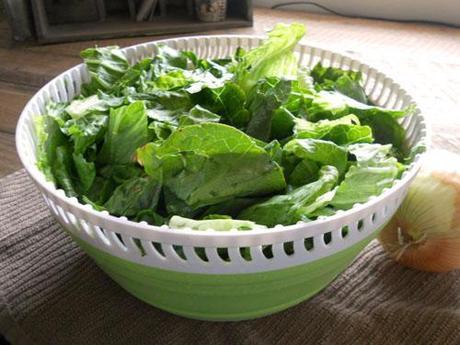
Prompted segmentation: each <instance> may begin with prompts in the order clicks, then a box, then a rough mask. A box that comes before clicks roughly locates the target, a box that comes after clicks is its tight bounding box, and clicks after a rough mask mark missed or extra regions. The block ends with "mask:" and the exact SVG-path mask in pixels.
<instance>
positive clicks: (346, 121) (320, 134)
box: [294, 114, 374, 145]
mask: <svg viewBox="0 0 460 345" xmlns="http://www.w3.org/2000/svg"><path fill="white" fill-rule="evenodd" d="M294 123H295V126H294V133H295V134H294V135H295V137H296V138H298V139H308V138H311V139H323V140H329V141H332V142H334V143H336V144H337V145H347V144H356V143H371V142H373V140H374V138H373V136H372V129H371V127H369V126H362V125H361V124H360V121H359V119H358V117H357V116H356V115H353V114H351V115H346V116H344V117H341V118H339V119H337V120H321V121H318V122H310V121H307V120H305V119H300V118H296V119H295V120H294Z"/></svg>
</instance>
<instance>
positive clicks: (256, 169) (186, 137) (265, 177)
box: [141, 123, 285, 209]
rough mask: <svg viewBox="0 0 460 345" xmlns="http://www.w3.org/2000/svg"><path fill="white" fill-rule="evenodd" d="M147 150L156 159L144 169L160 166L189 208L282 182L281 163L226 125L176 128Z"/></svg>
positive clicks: (275, 188)
mask: <svg viewBox="0 0 460 345" xmlns="http://www.w3.org/2000/svg"><path fill="white" fill-rule="evenodd" d="M150 151H151V152H150V153H151V154H152V153H153V155H154V156H155V157H156V158H155V159H152V158H151V157H149V159H150V160H147V161H144V166H145V169H146V171H147V173H151V174H157V173H158V170H161V171H162V177H163V179H164V185H165V186H166V187H167V188H168V189H169V190H170V191H171V192H172V193H174V194H175V195H176V196H177V197H178V198H179V199H180V200H183V201H184V202H185V203H186V204H187V205H189V206H190V207H192V208H193V209H196V208H199V207H202V206H206V205H212V204H216V203H220V202H223V201H225V200H229V199H231V198H234V197H241V196H252V195H255V196H257V195H266V194H270V193H273V192H276V191H280V190H282V189H283V188H284V187H285V181H284V177H283V174H282V171H281V168H280V167H279V166H278V164H276V163H275V162H273V161H272V160H271V159H270V155H269V154H268V153H267V152H266V151H265V150H264V149H263V148H261V147H259V146H258V145H257V144H256V142H255V141H254V140H253V139H251V138H250V137H249V136H247V135H246V134H244V133H243V132H241V131H239V130H237V129H235V128H232V127H230V126H227V125H223V124H212V123H204V124H200V125H192V126H187V127H183V128H179V129H178V130H177V131H175V132H174V133H173V134H171V136H170V137H169V138H168V139H166V140H165V141H164V142H163V143H162V144H161V145H160V146H158V147H157V148H155V147H152V146H151V147H150ZM152 151H153V152H152ZM141 156H142V157H145V156H146V155H145V154H142V155H141ZM147 156H149V155H148V154H147Z"/></svg>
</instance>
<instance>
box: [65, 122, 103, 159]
mask: <svg viewBox="0 0 460 345" xmlns="http://www.w3.org/2000/svg"><path fill="white" fill-rule="evenodd" d="M107 123H108V116H107V115H97V114H94V115H93V114H91V115H86V116H84V117H81V118H78V119H70V120H67V121H66V122H65V123H64V125H63V127H62V128H61V130H62V132H63V133H65V134H66V135H68V136H69V137H70V140H71V141H72V142H73V144H74V152H75V153H76V154H83V153H85V152H86V150H87V149H88V147H90V146H91V145H93V144H94V143H95V142H96V141H99V140H100V139H102V138H103V137H104V134H105V131H106V129H107Z"/></svg>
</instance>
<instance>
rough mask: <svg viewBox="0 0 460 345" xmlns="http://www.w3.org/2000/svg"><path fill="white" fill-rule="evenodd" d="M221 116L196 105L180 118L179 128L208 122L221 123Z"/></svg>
mask: <svg viewBox="0 0 460 345" xmlns="http://www.w3.org/2000/svg"><path fill="white" fill-rule="evenodd" d="M219 121H220V116H219V115H217V114H214V113H213V112H211V111H209V110H208V109H206V108H203V107H202V106H200V105H198V104H197V105H195V106H194V107H193V108H192V109H190V111H189V112H187V113H185V114H182V115H181V116H180V117H179V127H183V126H189V125H194V124H199V123H206V122H219Z"/></svg>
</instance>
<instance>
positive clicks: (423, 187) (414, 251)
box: [378, 150, 460, 272]
mask: <svg viewBox="0 0 460 345" xmlns="http://www.w3.org/2000/svg"><path fill="white" fill-rule="evenodd" d="M378 239H379V241H380V243H381V244H382V246H383V248H384V249H385V251H387V253H388V254H389V255H390V256H391V257H392V258H393V259H394V260H396V261H397V262H399V263H401V264H402V265H404V266H407V267H411V268H414V269H417V270H422V271H428V272H447V271H451V270H454V269H459V268H460V156H458V155H455V154H453V153H450V152H447V151H442V150H436V151H431V152H430V153H429V154H428V156H427V158H426V161H425V162H424V165H423V166H422V169H421V171H420V173H419V175H418V176H417V177H416V178H415V180H414V182H413V183H412V185H411V186H410V187H409V191H408V193H407V197H406V199H405V200H404V201H403V203H402V205H401V207H400V208H399V209H398V211H397V212H396V214H395V215H394V217H393V218H392V219H391V220H390V222H389V223H388V224H387V225H386V226H385V227H384V228H383V230H382V231H381V233H380V235H379V237H378Z"/></svg>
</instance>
